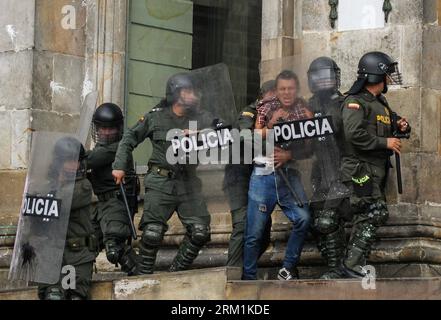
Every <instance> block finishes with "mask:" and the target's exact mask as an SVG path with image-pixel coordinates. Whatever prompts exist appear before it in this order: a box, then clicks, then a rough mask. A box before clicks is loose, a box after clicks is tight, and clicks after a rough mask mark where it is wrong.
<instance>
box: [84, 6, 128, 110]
mask: <svg viewBox="0 0 441 320" xmlns="http://www.w3.org/2000/svg"><path fill="white" fill-rule="evenodd" d="M127 9H128V1H127V0H112V1H110V0H96V1H89V2H87V12H88V13H87V26H86V37H87V40H86V79H85V86H86V88H95V89H96V90H98V92H99V99H98V104H101V103H103V102H113V103H116V104H118V105H120V106H121V107H124V91H125V59H126V38H127V37H126V35H127Z"/></svg>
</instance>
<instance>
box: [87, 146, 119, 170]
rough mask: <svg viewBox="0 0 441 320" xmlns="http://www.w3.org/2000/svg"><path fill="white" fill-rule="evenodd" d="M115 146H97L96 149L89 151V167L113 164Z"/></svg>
mask: <svg viewBox="0 0 441 320" xmlns="http://www.w3.org/2000/svg"><path fill="white" fill-rule="evenodd" d="M115 151H116V150H115V148H109V147H107V148H105V147H102V146H96V147H95V149H93V150H91V151H88V152H87V154H86V155H87V158H86V159H87V167H88V168H90V169H98V168H100V167H103V166H107V165H109V164H112V162H113V161H114V160H115Z"/></svg>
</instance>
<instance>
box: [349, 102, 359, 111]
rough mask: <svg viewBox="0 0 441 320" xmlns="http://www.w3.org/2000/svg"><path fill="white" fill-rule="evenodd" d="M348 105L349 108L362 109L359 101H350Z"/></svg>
mask: <svg viewBox="0 0 441 320" xmlns="http://www.w3.org/2000/svg"><path fill="white" fill-rule="evenodd" d="M347 107H348V109H352V110H359V109H360V105H359V104H358V103H348V105H347Z"/></svg>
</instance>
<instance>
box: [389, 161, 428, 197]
mask: <svg viewBox="0 0 441 320" xmlns="http://www.w3.org/2000/svg"><path fill="white" fill-rule="evenodd" d="M420 161H421V156H420V155H419V154H416V153H402V155H401V178H402V182H403V194H402V195H398V190H397V188H394V189H393V190H391V192H392V193H395V195H396V196H397V197H398V201H399V202H405V203H416V202H417V201H418V195H419V192H420V185H419V179H418V172H419V171H420V170H421V168H420ZM392 163H393V166H394V168H393V169H391V171H390V173H391V176H390V177H389V182H392V184H393V185H395V186H396V183H397V178H396V169H395V167H396V165H395V157H392Z"/></svg>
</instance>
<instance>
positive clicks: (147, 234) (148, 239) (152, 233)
mask: <svg viewBox="0 0 441 320" xmlns="http://www.w3.org/2000/svg"><path fill="white" fill-rule="evenodd" d="M165 231H166V228H165V227H164V226H163V225H160V224H148V225H146V226H145V228H144V230H143V233H142V242H143V244H144V245H146V246H148V247H159V246H160V244H161V242H162V238H163V237H164V234H165Z"/></svg>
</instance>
